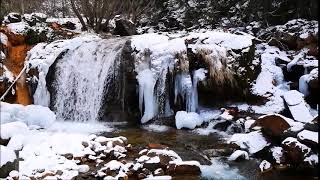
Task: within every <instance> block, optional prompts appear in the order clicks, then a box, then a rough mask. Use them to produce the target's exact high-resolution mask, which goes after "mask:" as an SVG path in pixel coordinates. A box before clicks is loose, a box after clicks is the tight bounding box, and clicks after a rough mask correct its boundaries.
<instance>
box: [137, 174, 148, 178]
mask: <svg viewBox="0 0 320 180" xmlns="http://www.w3.org/2000/svg"><path fill="white" fill-rule="evenodd" d="M146 177H147V175H145V174H144V173H139V174H138V179H144V178H146Z"/></svg>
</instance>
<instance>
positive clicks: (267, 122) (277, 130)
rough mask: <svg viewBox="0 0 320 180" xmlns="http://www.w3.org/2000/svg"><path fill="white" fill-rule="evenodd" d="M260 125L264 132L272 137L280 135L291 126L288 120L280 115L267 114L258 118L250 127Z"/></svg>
mask: <svg viewBox="0 0 320 180" xmlns="http://www.w3.org/2000/svg"><path fill="white" fill-rule="evenodd" d="M255 126H260V127H261V128H262V131H263V133H265V134H267V135H268V136H271V137H280V135H281V134H282V133H283V132H284V131H285V130H287V129H289V128H290V125H289V124H288V122H287V121H286V120H285V119H283V118H282V117H281V116H278V115H265V116H261V117H260V118H258V119H257V120H256V121H255V122H254V123H253V124H252V125H251V127H250V128H253V127H255Z"/></svg>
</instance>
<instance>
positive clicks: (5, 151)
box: [0, 145, 17, 167]
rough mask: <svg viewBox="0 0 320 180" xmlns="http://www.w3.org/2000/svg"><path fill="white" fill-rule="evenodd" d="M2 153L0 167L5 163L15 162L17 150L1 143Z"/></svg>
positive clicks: (0, 153)
mask: <svg viewBox="0 0 320 180" xmlns="http://www.w3.org/2000/svg"><path fill="white" fill-rule="evenodd" d="M0 155H1V158H0V167H2V166H3V165H5V164H6V163H7V162H14V160H15V159H16V158H17V156H16V154H15V152H14V151H13V150H12V149H9V148H7V147H6V146H3V145H0Z"/></svg>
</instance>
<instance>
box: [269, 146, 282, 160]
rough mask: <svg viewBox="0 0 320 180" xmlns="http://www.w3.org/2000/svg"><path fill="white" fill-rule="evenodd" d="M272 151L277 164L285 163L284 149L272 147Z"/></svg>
mask: <svg viewBox="0 0 320 180" xmlns="http://www.w3.org/2000/svg"><path fill="white" fill-rule="evenodd" d="M270 151H271V153H272V157H273V159H274V160H275V162H276V163H277V164H281V163H283V162H284V154H283V148H282V147H278V146H275V147H272V148H270Z"/></svg>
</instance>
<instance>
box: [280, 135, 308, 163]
mask: <svg viewBox="0 0 320 180" xmlns="http://www.w3.org/2000/svg"><path fill="white" fill-rule="evenodd" d="M282 147H283V149H284V151H285V154H286V157H287V158H288V160H289V161H290V162H291V163H292V164H295V165H298V164H300V163H302V162H303V160H304V159H305V158H306V157H307V156H308V155H309V154H310V152H311V148H309V147H308V146H306V145H305V144H302V143H300V142H299V141H298V140H297V139H296V138H293V137H288V138H286V139H285V140H284V141H282Z"/></svg>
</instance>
